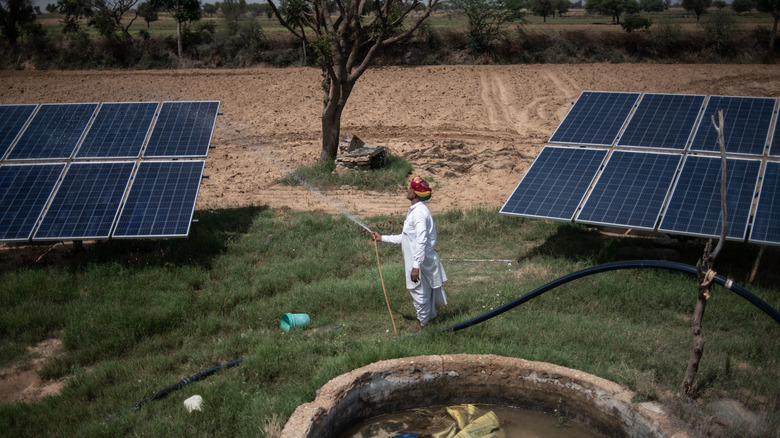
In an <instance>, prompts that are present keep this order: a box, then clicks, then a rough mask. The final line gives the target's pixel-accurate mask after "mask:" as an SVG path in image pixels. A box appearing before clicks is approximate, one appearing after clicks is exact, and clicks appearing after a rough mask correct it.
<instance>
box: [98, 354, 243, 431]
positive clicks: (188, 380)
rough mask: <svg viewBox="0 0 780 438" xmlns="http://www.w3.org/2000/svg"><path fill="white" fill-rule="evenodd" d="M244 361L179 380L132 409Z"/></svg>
mask: <svg viewBox="0 0 780 438" xmlns="http://www.w3.org/2000/svg"><path fill="white" fill-rule="evenodd" d="M243 360H244V358H241V359H236V360H234V361H232V362H228V363H223V364H222V365H217V366H215V367H214V368H209V369H207V370H206V371H201V372H199V373H195V374H193V375H191V376H184V377H182V378H181V380H179V381H178V382H176V383H174V384H173V385H171V386H169V387H167V388H163V389H161V390H159V391H157V392H155V393H154V394H152V395H150V396H148V397H144V398H143V399H141V400H140V401H138V402H136V403H133V405H132V406H130V409H138V408H140V407H141V406H143V405H144V403H146V402H148V401H151V400H155V399H158V398H163V397H165V396H166V395H168V394H169V393H171V392H173V391H175V390H177V389H179V388H181V387H182V386H185V385H189V384H190V383H192V382H197V381H198V380H203V379H205V378H206V377H208V376H210V375H212V374H214V373H216V372H217V371H219V370H221V369H222V368H230V367H234V366H236V365H238V364H240V363H241V362H242V361H243ZM121 414H122V411H119V412H117V413H116V414H114V415H112V416H110V417H108V418H106V419H105V420H104V421H103V424H106V423H108V422H109V421H111V420H113V419H114V418H116V417H118V416H119V415H121Z"/></svg>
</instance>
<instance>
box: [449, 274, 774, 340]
mask: <svg viewBox="0 0 780 438" xmlns="http://www.w3.org/2000/svg"><path fill="white" fill-rule="evenodd" d="M637 268H648V269H667V270H670V271H680V272H686V273H688V274H691V275H694V276H696V275H698V274H697V272H696V267H695V266H691V265H686V264H684V263H677V262H667V261H661V260H627V261H623V262H614V263H606V264H603V265H598V266H593V267H591V268H587V269H583V270H581V271H577V272H574V273H571V274H569V275H566V276H564V277H561V278H559V279H557V280H555V281H551V282H550V283H547V284H545V285H544V286H542V287H539V288H537V289H535V290H533V291H531V292H529V293H527V294H525V295H523V296H522V297H520V298H518V299H516V300H514V301H511V302H509V303H507V304H504V305H503V306H501V307H498V308H496V309H494V310H491V311H490V312H488V313H485V314H483V315H480V316H477V317H476V318H473V319H470V320H468V321H464V322H461V323H459V324H455V325H451V326H449V327H447V328H444V329H442V331H453V332H456V331H458V330H463V329H465V328H468V327H471V326H473V325H476V324H479V323H480V322H483V321H487V320H488V319H490V318H493V317H494V316H498V315H500V314H502V313H504V312H506V311H508V310H511V309H514V308H515V307H517V306H519V305H521V304H523V303H525V302H527V301H530V300H531V299H533V298H536V297H538V296H539V295H541V294H543V293H545V292H547V291H549V290H551V289H555V288H556V287H558V286H561V285H563V284H565V283H568V282H570V281H572V280H576V279H578V278H582V277H586V276H588V275H592V274H598V273H600V272H606V271H615V270H619V269H637ZM713 281H714V282H715V283H717V284H719V285H721V286H723V287H725V288H726V289H728V290H730V291H732V292H734V293H736V294H737V295H739V296H741V297H742V298H744V299H746V300H748V301H749V302H750V303H751V304H753V305H754V306H756V307H758V308H759V309H761V310H762V311H763V312H764V313H766V314H767V315H769V316H770V317H772V319H774V320H775V322H777V323H778V324H780V312H778V311H777V309H775V308H774V307H772V306H770V305H769V303H767V302H766V301H764V300H762V299H761V298H759V297H757V296H756V295H755V294H753V293H752V292H750V291H749V290H747V289H745V288H744V287H742V286H740V285H738V284H736V283H734V282H732V281H731V280H729V279H728V278H726V277H724V276H722V275H720V274H717V275H715V278H714V279H713Z"/></svg>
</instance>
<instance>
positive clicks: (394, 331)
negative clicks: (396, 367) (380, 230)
mask: <svg viewBox="0 0 780 438" xmlns="http://www.w3.org/2000/svg"><path fill="white" fill-rule="evenodd" d="M374 249H375V250H376V265H377V267H378V268H379V281H381V282H382V292H384V293H385V302H386V303H387V311H388V312H390V321H392V322H393V337H396V338H397V337H398V330H396V328H395V318H393V311H392V310H390V300H389V299H387V290H385V279H384V278H382V265H380V264H379V245H377V243H376V240H374Z"/></svg>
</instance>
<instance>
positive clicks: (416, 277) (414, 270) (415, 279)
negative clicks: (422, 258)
mask: <svg viewBox="0 0 780 438" xmlns="http://www.w3.org/2000/svg"><path fill="white" fill-rule="evenodd" d="M410 277H411V278H412V281H413V282H414V283H417V282H418V281H420V269H419V268H412V274H411V275H410Z"/></svg>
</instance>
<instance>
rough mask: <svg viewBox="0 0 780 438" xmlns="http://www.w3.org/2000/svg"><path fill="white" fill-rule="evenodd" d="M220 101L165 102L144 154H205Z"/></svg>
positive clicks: (188, 155) (153, 155)
mask: <svg viewBox="0 0 780 438" xmlns="http://www.w3.org/2000/svg"><path fill="white" fill-rule="evenodd" d="M218 111H219V102H218V101H211V102H163V104H162V107H161V108H160V115H159V116H158V117H157V121H156V122H155V124H154V128H153V129H152V134H151V136H150V138H149V143H148V144H147V146H146V150H145V151H144V157H205V156H206V155H207V154H208V150H209V145H210V143H211V135H212V133H213V132H214V123H216V118H217V114H218Z"/></svg>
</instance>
